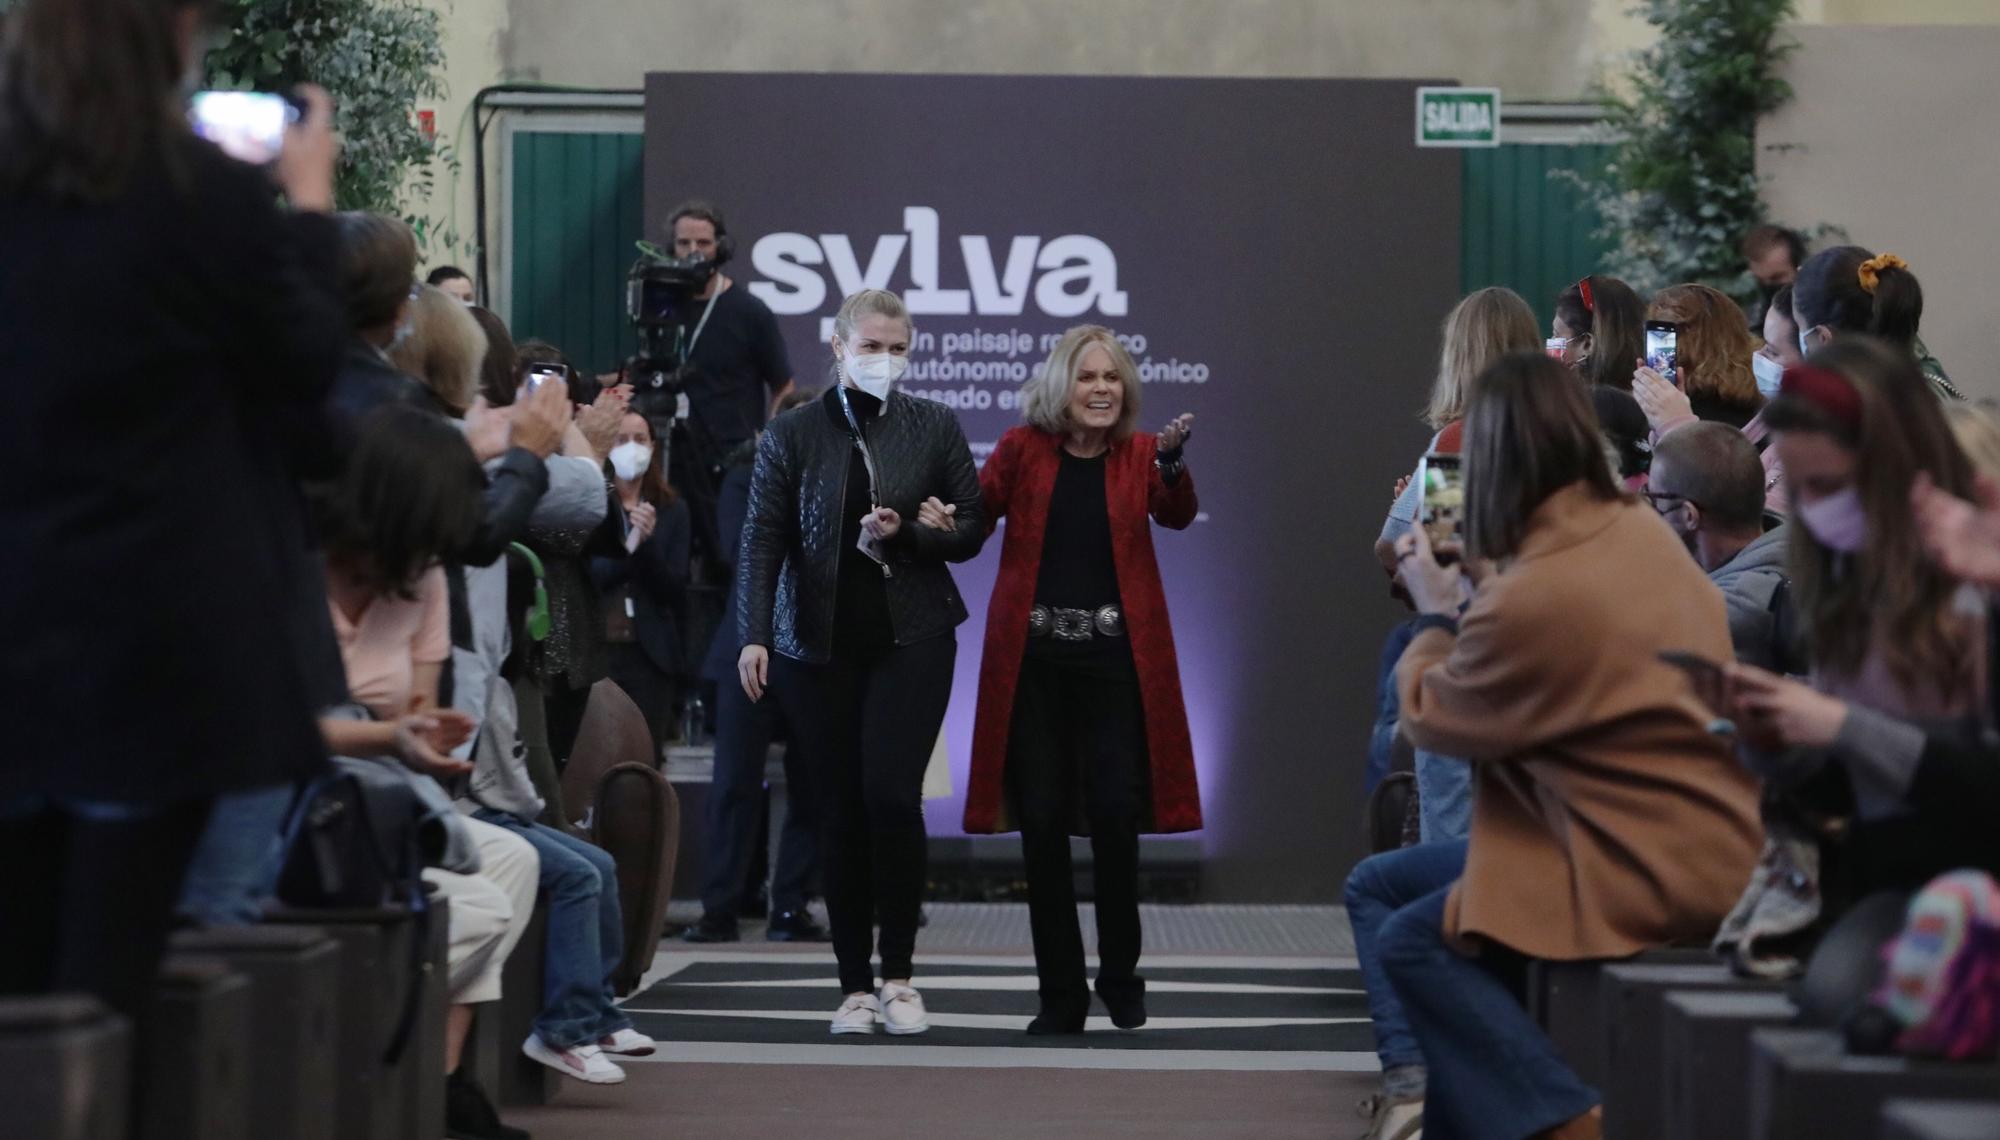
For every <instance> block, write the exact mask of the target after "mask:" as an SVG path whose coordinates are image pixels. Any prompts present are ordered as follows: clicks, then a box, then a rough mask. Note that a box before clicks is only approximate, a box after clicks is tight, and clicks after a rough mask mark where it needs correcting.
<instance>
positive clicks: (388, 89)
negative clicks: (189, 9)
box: [207, 0, 457, 247]
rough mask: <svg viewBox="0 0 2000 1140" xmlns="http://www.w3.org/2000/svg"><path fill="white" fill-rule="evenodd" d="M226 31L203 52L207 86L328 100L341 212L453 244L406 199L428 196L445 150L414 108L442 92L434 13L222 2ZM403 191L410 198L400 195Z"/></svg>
mask: <svg viewBox="0 0 2000 1140" xmlns="http://www.w3.org/2000/svg"><path fill="white" fill-rule="evenodd" d="M217 24H218V26H219V27H221V28H223V29H226V31H225V32H224V33H223V34H222V35H221V36H220V37H219V38H218V39H217V41H216V44H215V47H214V48H213V50H211V51H210V52H209V55H208V65H207V66H208V82H209V83H211V84H212V85H214V86H217V87H229V88H244V89H255V90H262V91H275V90H282V89H284V88H286V87H290V86H293V85H295V84H298V83H317V84H319V85H320V86H322V87H324V88H326V89H327V91H328V92H329V93H330V94H331V95H332V96H333V100H334V104H335V107H336V110H335V115H334V125H335V127H336V129H337V130H338V131H339V133H340V138H341V153H340V168H339V170H338V172H337V175H336V177H335V181H334V197H335V199H336V200H337V202H338V203H339V205H340V208H341V209H344V210H371V211H374V212H377V213H382V214H391V215H402V216H404V217H405V220H407V221H408V222H409V223H410V224H411V225H412V226H413V227H415V228H416V230H417V237H418V241H419V242H420V243H421V244H423V245H424V246H425V247H428V246H429V245H430V244H431V242H432V241H433V240H437V241H440V242H442V243H443V244H444V245H446V246H450V245H452V244H455V241H456V238H455V235H452V234H448V233H436V232H434V231H433V227H432V226H431V225H430V223H429V222H428V220H427V219H424V218H421V217H416V216H410V211H409V210H408V209H407V206H408V201H407V198H410V197H414V198H419V199H421V198H428V197H429V196H430V194H431V191H432V190H433V189H434V188H435V185H436V178H437V173H436V172H437V168H438V166H439V165H443V166H444V167H445V168H446V169H447V170H456V169H457V159H456V156H455V155H453V154H452V153H451V150H450V148H448V147H445V146H442V145H440V144H438V143H436V142H433V141H431V140H428V139H426V138H425V137H424V134H423V132H422V131H421V130H419V129H418V127H417V123H416V119H415V110H416V106H417V104H418V103H420V102H424V101H427V100H430V101H434V100H437V99H439V98H442V97H443V95H444V94H445V90H444V80H443V78H442V70H443V67H444V43H443V31H442V27H441V20H440V17H439V15H438V13H437V12H436V11H434V10H432V9H430V8H427V7H423V6H422V5H420V4H418V3H416V2H415V0H220V3H219V5H218V12H217ZM406 191H407V193H406Z"/></svg>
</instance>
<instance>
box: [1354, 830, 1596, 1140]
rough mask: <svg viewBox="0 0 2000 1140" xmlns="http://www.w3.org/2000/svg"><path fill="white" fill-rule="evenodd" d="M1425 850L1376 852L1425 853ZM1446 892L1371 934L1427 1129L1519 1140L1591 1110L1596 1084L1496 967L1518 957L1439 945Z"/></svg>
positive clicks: (1474, 1139)
mask: <svg viewBox="0 0 2000 1140" xmlns="http://www.w3.org/2000/svg"><path fill="white" fill-rule="evenodd" d="M1442 846H1443V845H1440V848H1442ZM1454 846H1457V845H1454ZM1458 849H1459V850H1460V851H1463V850H1464V848H1463V847H1462V846H1460V847H1459V848H1458ZM1425 850H1426V848H1424V847H1416V848H1411V849H1410V850H1409V851H1404V852H1393V853H1391V854H1388V855H1381V856H1377V857H1376V858H1378V859H1394V858H1396V857H1397V856H1399V855H1412V854H1417V857H1419V858H1422V857H1424V856H1422V855H1421V854H1418V853H1422V852H1424V851H1425ZM1371 862H1372V860H1371ZM1364 866H1365V864H1364ZM1449 889H1450V888H1449V887H1441V888H1439V889H1438V890H1435V891H1432V892H1431V893H1429V894H1427V895H1424V896H1423V897H1422V898H1419V899H1417V900H1416V901H1415V902H1412V903H1409V904H1408V905H1406V906H1404V907H1402V908H1401V909H1399V910H1397V911H1396V913H1394V914H1392V915H1390V916H1389V917H1388V918H1387V919H1386V920H1384V921H1383V923H1382V925H1381V927H1380V928H1379V929H1378V930H1377V932H1376V935H1375V950H1376V954H1377V956H1378V957H1379V959H1380V965H1381V969H1382V970H1383V971H1384V972H1386V973H1387V975H1388V978H1389V984H1390V986H1391V988H1393V990H1394V991H1395V994H1396V997H1397V998H1398V999H1400V1001H1401V1004H1402V1008H1403V1014H1404V1016H1405V1017H1406V1018H1407V1019H1408V1022H1409V1026H1410V1029H1411V1030H1412V1031H1413V1032H1414V1034H1415V1037H1416V1041H1417V1044H1418V1046H1419V1047H1420V1049H1421V1051H1422V1056H1423V1058H1424V1061H1425V1063H1426V1067H1427V1068H1428V1070H1429V1084H1428V1088H1427V1090H1426V1092H1425V1096H1424V1135H1425V1136H1427V1137H1430V1138H1431V1140H1521V1138H1524V1137H1529V1136H1533V1135H1535V1134H1536V1133H1538V1132H1542V1131H1544V1130H1546V1129H1550V1128H1554V1127H1555V1126H1556V1125H1558V1124H1561V1123H1563V1122H1564V1121H1566V1120H1570V1119H1572V1118H1574V1117H1577V1116H1580V1115H1582V1114H1583V1113H1586V1112H1588V1111H1590V1110H1591V1109H1592V1108H1593V1107H1595V1106H1596V1105H1597V1104H1598V1103H1599V1101H1600V1100H1601V1098H1600V1097H1599V1096H1598V1093H1597V1090H1596V1089H1593V1088H1591V1087H1590V1086H1589V1085H1586V1084H1584V1083H1583V1082H1582V1081H1581V1080H1578V1079H1577V1076H1576V1074H1575V1073H1574V1072H1572V1071H1571V1070H1570V1068H1569V1066H1568V1065H1567V1064H1565V1063H1564V1062H1563V1059H1562V1057H1561V1056H1560V1055H1558V1054H1557V1053H1556V1048H1555V1045H1554V1044H1553V1043H1551V1042H1550V1041H1549V1038H1548V1035H1547V1034H1546V1033H1543V1032H1542V1029H1541V1027H1540V1026H1538V1025H1536V1024H1535V1021H1534V1019H1533V1018H1531V1017H1529V1016H1528V1011H1527V1010H1526V1009H1525V1008H1523V1007H1522V1005H1521V1003H1520V1001H1519V1000H1518V999H1517V998H1516V997H1515V996H1514V992H1513V991H1512V990H1511V989H1510V988H1509V987H1508V985H1507V983H1506V982H1504V981H1503V980H1502V979H1501V977H1500V974H1499V973H1498V971H1499V970H1502V969H1505V968H1507V966H1509V965H1518V964H1519V962H1520V958H1519V956H1518V955H1516V954H1513V953H1512V952H1510V951H1508V950H1507V949H1506V948H1505V947H1500V946H1495V945H1492V944H1490V943H1489V944H1488V945H1487V946H1486V947H1485V948H1484V950H1483V951H1482V953H1481V955H1480V956H1479V957H1477V958H1467V957H1465V956H1464V955H1462V954H1460V953H1459V952H1458V951H1456V950H1454V949H1452V947H1451V946H1449V945H1447V944H1446V942H1445V938H1444V903H1445V895H1446V894H1447V893H1448V892H1449Z"/></svg>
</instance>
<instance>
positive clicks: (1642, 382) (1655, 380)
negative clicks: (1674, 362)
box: [1632, 365, 1694, 431]
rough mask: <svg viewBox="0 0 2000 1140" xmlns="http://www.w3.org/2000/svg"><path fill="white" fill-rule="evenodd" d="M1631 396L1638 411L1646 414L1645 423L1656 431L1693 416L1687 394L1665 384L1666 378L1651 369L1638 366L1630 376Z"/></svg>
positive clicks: (1692, 406)
mask: <svg viewBox="0 0 2000 1140" xmlns="http://www.w3.org/2000/svg"><path fill="white" fill-rule="evenodd" d="M1632 396H1633V398H1634V399H1636V400H1638V401H1639V410H1640V411H1642V412H1645V413H1646V422H1647V423H1650V424H1652V425H1653V430H1654V431H1658V430H1660V428H1662V427H1663V426H1665V425H1667V424H1670V423H1672V422H1674V421H1675V420H1680V419H1686V418H1687V417H1689V416H1691V415H1693V414H1694V405H1693V404H1692V403H1689V402H1688V397H1687V393H1686V392H1683V391H1681V390H1680V389H1679V388H1676V387H1674V386H1673V385H1672V384H1669V383H1668V382H1667V378H1666V377H1665V376H1662V375H1660V374H1659V372H1657V371H1655V370H1654V369H1652V368H1648V367H1646V366H1645V365H1640V366H1639V370H1638V371H1637V372H1634V373H1633V374H1632Z"/></svg>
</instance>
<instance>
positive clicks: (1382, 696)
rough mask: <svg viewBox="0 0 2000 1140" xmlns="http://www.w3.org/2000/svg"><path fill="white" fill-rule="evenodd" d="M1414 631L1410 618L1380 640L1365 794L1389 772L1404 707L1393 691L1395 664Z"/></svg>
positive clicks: (1401, 656) (1372, 793)
mask: <svg viewBox="0 0 2000 1140" xmlns="http://www.w3.org/2000/svg"><path fill="white" fill-rule="evenodd" d="M1416 634H1417V623H1416V621H1415V620H1414V619H1413V620H1410V621H1406V622H1404V623H1403V624H1401V625H1399V626H1397V627H1396V628H1395V629H1392V630H1390V631H1389V639H1388V640H1387V641H1385V642H1383V643H1382V659H1381V661H1380V662H1379V663H1378V665H1377V666H1376V672H1375V676H1376V682H1375V727H1374V729H1373V731H1371V732H1370V733H1369V736H1368V771H1367V773H1366V775H1365V776H1364V777H1363V781H1364V785H1365V786H1364V787H1363V789H1362V793H1363V794H1364V795H1370V796H1372V795H1374V794H1375V785H1377V784H1379V783H1381V782H1382V777H1384V776H1386V775H1388V774H1389V760H1390V754H1391V753H1392V752H1394V751H1395V748H1396V722H1397V720H1398V719H1399V718H1400V717H1401V716H1402V711H1403V710H1402V704H1401V700H1400V698H1398V696H1397V695H1396V664H1397V662H1399V661H1401V660H1402V659H1403V650H1405V649H1408V648H1409V647H1410V639H1411V638H1413V637H1415V636H1416Z"/></svg>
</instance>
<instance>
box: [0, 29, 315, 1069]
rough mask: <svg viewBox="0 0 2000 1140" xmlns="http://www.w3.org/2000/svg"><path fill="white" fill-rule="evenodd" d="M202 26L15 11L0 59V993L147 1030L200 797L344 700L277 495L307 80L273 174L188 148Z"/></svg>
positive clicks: (306, 160) (232, 785)
mask: <svg viewBox="0 0 2000 1140" xmlns="http://www.w3.org/2000/svg"><path fill="white" fill-rule="evenodd" d="M216 9H217V5H216V4H215V3H213V2H211V0H180V2H176V0H156V2H153V3H146V4H134V3H130V2H127V0H17V2H16V3H14V4H13V5H11V7H10V8H9V10H8V11H7V13H6V16H5V20H4V23H5V30H6V34H5V36H4V38H0V249H4V250H5V251H6V254H5V261H6V270H5V272H0V312H4V313H5V317H4V319H0V354H4V358H5V359H6V360H7V362H8V367H9V371H10V373H11V374H12V375H14V376H15V377H17V378H18V379H17V380H16V381H15V382H14V383H11V384H10V385H9V387H8V410H7V415H6V417H5V420H4V423H0V486H4V487H6V488H7V492H6V494H5V495H4V496H0V526H4V528H5V533H6V534H7V535H8V536H9V539H8V541H7V542H5V543H0V584H4V585H0V620H4V622H5V627H6V630H7V635H6V637H5V638H4V639H0V711H4V715H5V717H6V721H7V723H8V725H9V726H10V729H9V731H10V739H9V741H8V761H7V763H5V764H0V858H4V859H5V860H6V861H7V863H8V864H9V865H11V866H14V867H18V868H33V869H34V870H33V873H19V874H13V875H9V876H7V877H6V880H5V881H4V882H0V930H5V931H6V932H7V935H6V937H5V938H0V994H18V993H46V992H51V991H55V990H67V991H73V992H83V993H89V994H93V995H96V996H97V997H99V998H101V999H102V1000H103V1001H105V1002H106V1003H107V1004H108V1005H109V1006H111V1007H112V1008H113V1009H115V1010H117V1011H119V1012H121V1013H123V1014H125V1015H127V1016H132V1017H136V1018H137V1019H138V1020H139V1023H140V1027H141V1030H142V1032H143V1030H144V1028H145V1024H146V1009H147V1007H148V1004H149V997H150V995H151V993H152V991H153V985H154V980H155V977H156V974H157V969H158V965H159V958H160V954H161V951H162V948H163V947H164V945H165V941H166V937H167V930H168V926H169V923H170V921H171V916H172V911H173V906H174V903H175V900H176V898H177V897H178V895H179V893H180V888H181V885H182V880H183V877H184V871H185V869H186V867H187V866H188V863H189V860H190V858H191V856H192V852H193V850H194V848H195V845H196V843H197V840H198V837H199V836H200V835H201V833H202V830H203V827H204V823H205V821H206V820H207V818H208V816H209V814H210V807H211V804H212V803H213V802H214V801H215V799H216V798H217V797H218V796H223V795H227V794H230V793H238V792H262V791H265V790H268V789H271V788H276V787H280V786H284V785H288V784H290V783H291V782H292V781H294V780H298V779H304V778H307V777H310V776H312V775H314V774H316V773H318V772H319V771H321V770H322V769H323V768H324V765H325V763H326V751H325V748H324V746H323V744H322V742H321V741H320V738H319V733H318V730H317V725H316V723H315V718H316V715H317V712H318V710H319V708H320V707H321V706H322V704H323V703H325V701H326V699H327V697H328V695H329V693H331V694H334V695H335V699H338V696H337V694H338V693H339V692H340V691H341V688H342V686H341V678H340V667H339V656H338V653H337V650H336V649H335V647H334V644H333V635H332V630H331V628H330V625H329V622H328V619H327V613H326V603H325V597H324V594H323V593H322V592H321V590H320V588H319V584H318V581H317V574H318V566H317V564H316V563H315V562H313V561H312V560H311V559H310V558H309V557H308V554H307V543H306V520H305V517H304V511H303V507H302V504H301V501H300V498H299V493H298V480H299V478H300V477H301V476H302V475H304V474H318V473H319V472H317V471H310V470H308V469H307V467H306V464H307V463H308V461H309V460H310V459H312V458H323V457H324V455H325V454H326V452H327V451H328V450H329V448H328V444H327V440H326V432H325V424H324V421H323V420H322V419H321V417H320V406H321V403H322V401H323V400H324V398H325V395H326V392H327V390H328V388H329V387H330V385H331V384H332V381H333V376H334V370H335V368H336V366H337V365H338V363H339V360H340V352H341V344H342V340H343V337H344V335H345V327H344V326H345V322H344V321H343V319H342V316H341V311H340V298H339V294H338V289H337V279H338V273H337V268H336V266H337V261H338V250H337V238H336V235H335V233H334V229H333V226H332V224H331V222H330V221H329V220H328V217H327V215H328V213H329V212H330V211H331V210H332V208H333V183H334V166H335V159H336V155H337V152H338V144H337V142H336V140H335V137H334V134H333V125H332V120H333V107H332V102H331V101H330V100H329V99H328V98H327V96H326V94H325V92H323V91H321V90H319V89H318V88H313V87H307V88H304V89H302V90H301V92H300V94H301V96H302V97H303V99H304V102H305V105H306V111H305V114H304V115H303V116H302V117H301V118H300V119H299V121H298V122H296V123H295V124H293V125H292V126H291V127H290V128H289V129H288V130H287V132H286V135H285V145H284V152H283V154H282V155H280V156H279V158H278V160H277V162H275V163H274V164H272V165H271V166H269V167H262V168H260V167H256V166H251V165H249V164H246V163H242V162H239V161H236V160H234V159H232V158H229V157H228V156H226V155H224V154H223V153H222V152H221V151H220V150H218V149H216V148H215V147H214V146H213V145H210V144H208V143H205V142H203V141H201V140H200V139H198V138H196V137H195V136H194V134H193V132H192V131H191V130H190V128H189V126H188V121H187V105H186V102H185V98H184V90H183V87H182V83H181V80H182V77H183V76H185V75H187V74H189V73H190V72H191V71H193V70H195V69H196V68H198V66H199V64H200V59H201V57H200V45H201V44H202V43H203V42H204V40H205V38H206V36H207V35H208V34H209V33H210V30H211V29H212V28H213V27H214V18H215V15H216ZM281 192H282V193H283V195H284V197H285V199H286V202H287V203H288V208H280V207H279V205H278V201H277V200H278V195H279V194H280V193H281ZM113 265H115V266H118V267H119V269H118V270H117V275H118V287H117V299H116V305H115V306H114V308H115V327H114V331H113V332H112V333H111V334H110V335H107V330H106V323H105V319H106V315H107V309H106V299H105V287H104V274H105V267H106V266H113ZM80 417H81V420H80ZM84 424H87V427H84V426H83V425H84ZM80 430H81V435H80ZM84 436H87V439H88V443H87V445H86V443H85V442H84V440H83V437H84ZM107 884H115V887H114V888H112V889H107Z"/></svg>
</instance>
